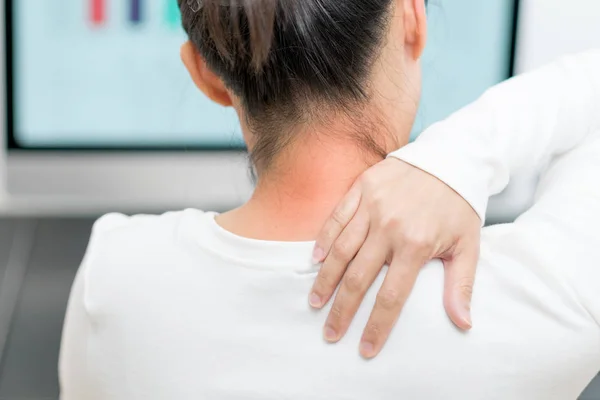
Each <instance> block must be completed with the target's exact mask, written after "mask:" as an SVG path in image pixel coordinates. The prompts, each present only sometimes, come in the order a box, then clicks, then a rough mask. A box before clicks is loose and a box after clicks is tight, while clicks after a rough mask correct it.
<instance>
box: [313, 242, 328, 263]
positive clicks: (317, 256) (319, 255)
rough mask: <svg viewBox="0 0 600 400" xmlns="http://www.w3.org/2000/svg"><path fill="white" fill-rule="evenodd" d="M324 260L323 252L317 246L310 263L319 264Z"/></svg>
mask: <svg viewBox="0 0 600 400" xmlns="http://www.w3.org/2000/svg"><path fill="white" fill-rule="evenodd" d="M324 258H325V251H324V250H323V249H322V248H320V247H318V246H317V247H315V249H314V250H313V255H312V263H313V264H320V263H321V262H322V261H323V259H324Z"/></svg>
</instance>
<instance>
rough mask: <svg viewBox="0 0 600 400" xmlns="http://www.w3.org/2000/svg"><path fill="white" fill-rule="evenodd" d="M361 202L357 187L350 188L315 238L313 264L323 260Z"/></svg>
mask: <svg viewBox="0 0 600 400" xmlns="http://www.w3.org/2000/svg"><path fill="white" fill-rule="evenodd" d="M360 200H361V191H360V187H359V186H358V185H356V184H355V185H354V186H352V188H351V189H350V191H349V192H348V194H346V196H345V197H344V199H342V201H341V203H340V204H339V205H338V207H337V208H336V209H335V211H334V212H333V214H332V215H331V217H330V218H329V219H328V220H327V222H326V223H325V226H324V227H323V229H322V230H321V232H320V233H319V235H318V237H317V243H316V245H315V249H314V252H313V263H315V264H318V263H320V262H322V261H323V260H325V257H327V255H328V254H329V252H330V251H331V247H332V245H333V243H334V242H335V241H336V239H337V238H338V237H339V236H340V234H341V233H342V232H343V231H344V229H345V228H346V226H347V225H348V224H349V223H350V221H351V220H352V218H353V217H354V215H355V214H356V212H357V210H358V207H359V205H360Z"/></svg>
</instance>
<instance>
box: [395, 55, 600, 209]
mask: <svg viewBox="0 0 600 400" xmlns="http://www.w3.org/2000/svg"><path fill="white" fill-rule="evenodd" d="M598 128H600V51H598V50H596V51H591V52H588V53H584V54H579V55H575V56H570V57H566V58H563V59H562V60H560V61H558V62H556V63H554V64H551V65H548V66H546V67H544V68H542V69H540V70H537V71H534V72H531V73H528V74H524V75H522V76H519V77H516V78H514V79H511V80H509V81H507V82H505V83H502V84H500V85H498V86H496V87H494V88H492V89H490V90H489V91H488V92H486V93H485V94H484V95H483V96H482V97H481V98H480V99H479V100H477V101H476V102H475V103H473V104H471V105H470V106H468V107H466V108H464V109H463V110H460V111H459V112H457V113H455V114H454V115H452V116H451V117H450V118H448V119H447V120H445V121H443V122H441V123H438V124H436V125H434V126H432V127H431V128H430V129H428V130H426V131H425V132H424V133H423V134H422V135H421V137H420V138H419V139H418V140H417V141H416V142H415V143H412V144H410V145H408V146H406V147H405V148H403V149H401V150H399V151H398V152H395V153H392V154H391V156H394V157H397V158H400V159H402V160H404V161H406V162H408V163H410V164H412V165H414V166H416V167H419V168H420V169H423V170H425V171H426V172H428V173H430V174H432V175H434V176H436V177H438V178H439V179H441V180H442V181H444V182H445V183H446V184H448V185H449V186H450V187H452V188H453V189H454V190H456V191H457V192H458V193H459V194H460V195H461V196H463V197H464V198H465V200H467V201H468V202H469V203H470V204H471V205H472V206H473V208H475V210H476V211H477V213H478V214H479V215H480V216H481V217H482V218H483V216H484V215H485V211H486V208H487V199H488V198H489V197H490V196H492V195H494V194H496V193H499V192H500V191H502V190H503V189H504V188H505V187H506V185H507V184H508V182H509V180H510V176H511V175H515V174H520V173H527V172H531V171H535V170H541V169H542V168H543V167H544V166H545V165H546V164H547V162H548V161H549V160H550V159H551V158H552V157H553V156H556V155H558V154H561V153H563V152H565V151H568V150H569V149H571V148H573V147H575V146H576V145H577V144H578V143H580V142H581V141H582V140H584V139H585V137H586V136H587V135H588V134H589V133H590V132H592V131H594V130H595V129H598Z"/></svg>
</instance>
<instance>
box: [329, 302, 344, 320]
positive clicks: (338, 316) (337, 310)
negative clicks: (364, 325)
mask: <svg viewBox="0 0 600 400" xmlns="http://www.w3.org/2000/svg"><path fill="white" fill-rule="evenodd" d="M329 316H330V319H331V321H333V322H336V321H341V320H342V316H343V311H342V308H341V307H340V305H339V304H334V305H333V306H332V307H331V311H330V312H329Z"/></svg>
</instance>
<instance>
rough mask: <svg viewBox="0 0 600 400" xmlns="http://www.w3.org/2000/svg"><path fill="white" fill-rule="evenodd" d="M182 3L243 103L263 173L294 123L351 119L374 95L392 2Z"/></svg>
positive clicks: (198, 40) (194, 36)
mask: <svg viewBox="0 0 600 400" xmlns="http://www.w3.org/2000/svg"><path fill="white" fill-rule="evenodd" d="M178 2H179V6H180V9H181V14H182V19H183V26H184V29H185V31H186V32H187V34H188V36H189V39H190V41H191V42H192V43H193V44H194V46H195V47H196V48H197V50H198V51H199V52H200V54H201V55H202V56H203V57H204V59H205V60H206V62H207V65H208V67H209V68H210V69H211V70H212V71H213V72H214V73H216V74H217V75H218V76H219V77H220V78H221V79H223V81H224V83H225V85H226V86H227V87H228V88H229V89H230V90H232V91H233V92H234V93H235V94H236V96H238V97H239V98H240V99H241V101H242V104H243V107H244V109H245V113H246V114H247V120H248V123H249V126H250V127H251V129H252V130H253V133H254V134H255V137H256V143H255V144H254V146H253V149H252V158H253V161H254V163H255V165H256V166H257V167H258V168H261V167H266V166H268V164H269V163H270V162H271V161H272V159H273V158H274V157H275V156H276V155H277V153H278V152H279V151H280V150H281V149H282V148H283V147H284V146H285V145H286V144H287V143H289V142H290V141H291V140H292V139H293V127H294V126H295V125H297V124H299V123H301V122H303V121H306V120H307V119H309V120H310V119H313V118H317V119H318V118H326V117H324V115H325V114H326V113H324V112H319V111H324V110H327V111H334V112H343V113H345V114H346V115H347V116H351V115H350V114H351V113H350V110H353V111H352V112H355V111H356V110H355V108H356V107H352V106H353V105H357V104H360V103H361V102H365V101H366V100H367V99H368V98H369V93H368V85H367V82H368V79H367V78H368V77H369V73H370V72H371V67H372V65H373V62H374V61H375V60H376V58H377V52H378V51H379V49H380V48H381V45H382V41H383V36H384V34H385V32H386V31H387V29H386V27H387V24H388V20H389V18H388V17H389V13H390V11H391V7H392V3H393V0H178ZM328 115H330V113H328ZM355 119H357V120H358V119H359V118H355ZM321 122H327V121H321ZM372 133H373V132H366V133H365V134H372ZM361 142H362V143H369V146H373V143H375V141H373V140H372V139H370V138H367V137H365V138H362V140H361ZM371 150H372V149H371ZM379 151H382V150H379Z"/></svg>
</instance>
